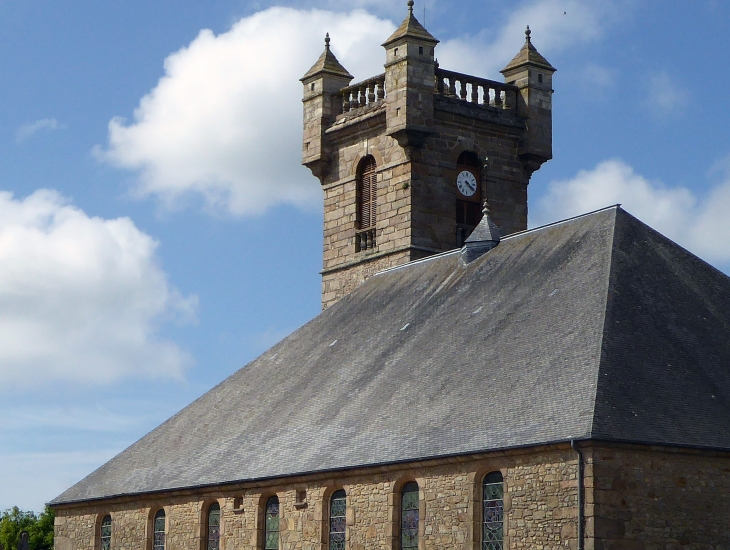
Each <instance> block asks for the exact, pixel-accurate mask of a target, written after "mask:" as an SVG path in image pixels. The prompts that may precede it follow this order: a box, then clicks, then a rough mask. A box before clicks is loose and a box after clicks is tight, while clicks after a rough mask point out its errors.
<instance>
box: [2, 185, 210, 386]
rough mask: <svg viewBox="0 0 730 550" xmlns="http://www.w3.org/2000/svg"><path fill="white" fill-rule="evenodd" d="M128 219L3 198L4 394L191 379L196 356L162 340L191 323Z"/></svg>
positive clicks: (46, 193) (190, 301) (187, 302)
mask: <svg viewBox="0 0 730 550" xmlns="http://www.w3.org/2000/svg"><path fill="white" fill-rule="evenodd" d="M156 248H157V243H156V242H155V241H154V240H153V239H152V238H151V237H149V236H148V235H146V234H145V233H143V232H141V231H140V230H139V229H137V227H135V225H134V223H133V222H132V221H131V220H130V219H128V218H118V219H113V220H105V219H101V218H96V217H89V216H87V215H86V214H85V213H84V212H83V211H81V210H79V209H78V208H75V207H73V206H72V205H70V204H68V203H67V202H66V201H65V200H64V199H63V198H62V197H61V196H59V195H58V194H57V193H56V192H54V191H50V190H40V191H37V192H35V193H33V194H32V195H30V196H29V197H27V198H25V199H23V200H16V199H14V198H13V196H12V195H11V194H10V193H7V192H0V388H3V389H5V390H8V389H9V388H13V387H17V386H24V385H37V384H43V383H50V382H53V381H56V380H66V381H73V382H82V383H83V382H86V383H108V382H111V381H114V380H118V379H120V378H123V377H127V376H163V377H177V378H179V377H180V376H181V373H182V371H183V369H184V367H185V366H186V365H187V364H188V363H189V362H190V361H191V359H190V357H189V356H188V355H187V354H186V353H184V352H183V351H181V350H180V349H179V348H178V347H177V346H176V345H175V344H173V343H171V342H168V341H165V340H162V339H160V338H158V337H157V330H158V325H159V324H160V323H161V322H163V321H165V320H169V319H170V318H171V317H175V318H179V319H183V320H185V319H190V318H191V317H192V316H193V315H194V309H195V306H196V298H195V297H189V298H183V297H182V296H180V295H179V294H178V293H177V292H176V291H175V290H174V289H173V288H172V287H171V286H170V284H169V283H168V281H167V279H166V276H165V273H164V272H163V271H162V269H161V268H160V266H159V265H158V263H157V259H156V256H155V250H156Z"/></svg>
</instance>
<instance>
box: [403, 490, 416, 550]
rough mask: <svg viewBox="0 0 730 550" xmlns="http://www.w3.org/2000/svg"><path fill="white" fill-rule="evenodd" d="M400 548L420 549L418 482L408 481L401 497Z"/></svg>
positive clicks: (408, 549) (407, 549)
mask: <svg viewBox="0 0 730 550" xmlns="http://www.w3.org/2000/svg"><path fill="white" fill-rule="evenodd" d="M400 502H401V505H400V519H401V524H400V550H414V549H415V550H417V549H418V483H416V482H415V481H411V482H409V483H406V484H405V485H404V486H403V489H402V490H401V497H400Z"/></svg>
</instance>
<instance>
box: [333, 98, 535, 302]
mask: <svg viewBox="0 0 730 550" xmlns="http://www.w3.org/2000/svg"><path fill="white" fill-rule="evenodd" d="M381 105H383V104H380V105H378V104H376V105H375V106H374V108H371V107H368V108H365V109H364V110H363V115H362V116H361V117H360V118H358V117H357V116H355V115H348V116H349V117H351V118H344V119H342V120H341V121H340V122H339V123H338V124H335V125H334V126H333V128H336V131H334V132H332V131H330V132H329V134H330V135H329V138H328V139H329V140H330V144H329V147H330V149H331V158H332V160H331V171H330V173H329V174H328V176H327V178H326V179H325V182H324V185H323V189H324V249H323V271H322V275H323V288H322V304H323V308H327V307H328V306H329V305H331V304H333V303H334V302H336V301H337V300H338V299H339V298H340V297H342V296H344V295H345V294H347V293H348V292H350V291H352V290H353V289H354V288H355V287H357V286H358V285H359V284H361V283H362V281H363V280H364V279H365V278H366V277H368V276H370V275H372V274H373V273H375V272H377V270H376V269H375V267H376V266H377V267H378V268H380V269H382V268H385V267H391V266H393V265H399V263H406V262H408V261H412V260H413V259H417V258H420V257H424V256H427V255H429V254H433V253H436V252H441V251H446V250H451V249H454V248H456V246H457V241H456V213H455V212H456V208H455V204H456V198H457V196H456V186H455V181H456V161H457V158H458V156H459V154H460V153H461V152H463V151H474V152H476V153H477V154H478V155H479V156H480V158H481V159H486V158H487V157H488V158H489V164H488V169H487V170H486V171H485V177H484V178H483V179H484V181H483V182H482V192H481V194H482V197H486V198H487V199H488V200H489V202H490V208H491V212H492V217H493V218H494V220H495V222H496V223H497V224H498V225H499V226H500V229H501V230H502V232H503V234H505V235H506V234H510V233H514V232H516V231H521V230H524V229H526V228H527V186H528V183H529V180H530V174H529V172H527V171H526V170H525V168H524V167H523V166H522V164H521V162H520V159H519V156H518V142H519V139H520V137H521V135H522V133H523V131H524V127H523V125H522V123H516V122H514V120H513V118H512V114H510V113H506V114H504V113H500V112H498V111H496V110H494V111H493V112H492V111H489V110H485V109H484V108H481V107H474V106H470V105H466V104H463V103H461V104H460V102H458V101H455V100H447V99H443V98H442V99H440V100H439V108H438V109H437V110H436V111H435V115H434V116H435V118H434V124H433V125H432V126H431V128H430V130H431V132H432V133H431V135H430V136H429V137H428V138H426V139H425V141H424V143H423V144H422V145H421V146H420V147H418V148H413V149H411V150H410V155H411V156H410V157H408V156H407V155H406V150H405V149H404V148H402V147H400V146H399V145H398V142H397V141H396V140H395V139H393V138H392V137H389V136H387V135H385V117H384V116H383V108H382V106H381ZM478 114H479V116H481V118H479V116H477V115H478ZM343 121H344V122H343ZM368 154H369V155H373V156H374V157H375V160H376V163H377V170H378V171H377V182H378V207H377V225H376V235H377V238H376V241H377V244H376V246H375V248H373V249H370V250H367V251H360V252H356V250H355V235H356V232H357V231H358V227H357V211H356V208H357V200H356V199H357V194H356V193H357V189H356V185H357V179H356V175H357V167H358V164H359V162H360V160H361V159H362V158H363V157H364V156H366V155H368ZM406 250H410V253H402V254H398V255H395V256H391V257H390V259H389V260H387V261H386V260H383V261H379V262H377V263H373V261H372V259H373V256H382V255H383V254H392V253H393V252H405V251H406ZM394 261H397V262H399V263H393V262H394ZM361 262H363V263H364V264H365V265H362V266H361V265H359V264H360V263H361Z"/></svg>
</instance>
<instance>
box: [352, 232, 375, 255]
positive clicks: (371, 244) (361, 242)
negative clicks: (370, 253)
mask: <svg viewBox="0 0 730 550" xmlns="http://www.w3.org/2000/svg"><path fill="white" fill-rule="evenodd" d="M375 245H376V242H375V228H370V229H363V230H362V231H358V232H357V233H355V252H364V251H366V250H370V249H372V248H375Z"/></svg>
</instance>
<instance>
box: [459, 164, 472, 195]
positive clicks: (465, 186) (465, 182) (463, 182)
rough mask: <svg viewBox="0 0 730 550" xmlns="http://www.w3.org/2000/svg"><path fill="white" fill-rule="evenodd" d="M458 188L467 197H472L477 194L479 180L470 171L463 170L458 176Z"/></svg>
mask: <svg viewBox="0 0 730 550" xmlns="http://www.w3.org/2000/svg"><path fill="white" fill-rule="evenodd" d="M456 187H457V188H458V189H459V192H460V193H461V194H462V195H464V196H465V197H471V196H472V195H474V193H476V192H477V179H476V178H475V177H474V174H472V173H471V172H469V170H462V171H461V172H459V175H458V176H456Z"/></svg>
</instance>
